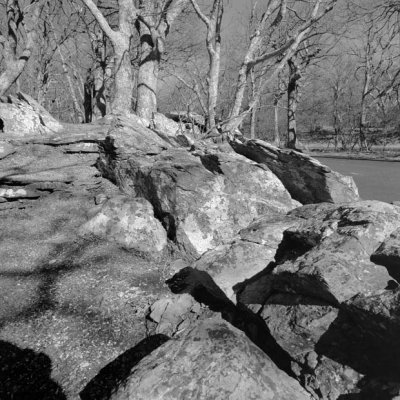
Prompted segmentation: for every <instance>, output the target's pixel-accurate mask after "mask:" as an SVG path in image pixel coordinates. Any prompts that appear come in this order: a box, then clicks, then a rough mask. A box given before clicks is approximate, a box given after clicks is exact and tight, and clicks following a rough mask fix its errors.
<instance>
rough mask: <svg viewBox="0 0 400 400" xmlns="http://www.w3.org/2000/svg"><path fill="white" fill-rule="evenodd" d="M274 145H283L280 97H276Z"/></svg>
mask: <svg viewBox="0 0 400 400" xmlns="http://www.w3.org/2000/svg"><path fill="white" fill-rule="evenodd" d="M273 143H274V145H275V146H276V147H279V146H280V144H281V135H280V132H279V97H278V96H275V97H274V140H273Z"/></svg>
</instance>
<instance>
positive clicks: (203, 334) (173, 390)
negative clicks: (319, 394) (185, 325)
mask: <svg viewBox="0 0 400 400" xmlns="http://www.w3.org/2000/svg"><path fill="white" fill-rule="evenodd" d="M132 398H135V399H137V400H141V399H143V400H156V399H157V400H161V399H163V400H168V399H171V400H176V399H210V400H211V399H213V400H219V399H221V400H222V399H223V400H226V399H229V400H243V399H265V400H269V399H275V400H280V399H304V400H305V399H310V396H309V394H307V393H306V392H305V391H304V389H303V388H302V387H301V386H300V385H299V383H298V382H297V381H296V380H294V379H293V378H291V377H289V376H288V375H286V374H285V373H284V372H282V371H280V370H279V369H278V368H277V367H276V365H275V364H274V363H273V362H272V361H271V360H270V359H269V358H268V356H266V355H265V354H264V353H263V352H262V351H261V350H260V349H259V348H258V347H257V346H255V345H254V344H253V343H251V342H250V341H249V339H247V338H246V336H245V335H244V334H243V333H242V332H240V331H239V330H237V329H236V328H233V327H232V326H231V325H230V324H228V323H227V322H225V321H223V320H220V319H209V320H205V321H201V322H200V323H199V324H198V325H197V326H195V327H193V328H192V329H190V330H188V331H187V332H185V334H184V335H183V336H182V337H177V338H176V339H175V340H171V341H168V342H166V343H165V344H163V345H162V346H160V347H159V348H158V349H156V350H155V351H154V352H152V353H151V354H150V355H149V356H147V357H145V358H144V359H142V360H141V361H140V362H139V363H138V364H137V365H136V366H135V367H134V368H133V370H132V371H131V375H130V376H129V377H128V379H127V381H126V382H125V383H124V384H121V385H120V387H118V388H117V389H116V391H115V392H114V393H113V394H112V395H111V397H110V400H122V399H132Z"/></svg>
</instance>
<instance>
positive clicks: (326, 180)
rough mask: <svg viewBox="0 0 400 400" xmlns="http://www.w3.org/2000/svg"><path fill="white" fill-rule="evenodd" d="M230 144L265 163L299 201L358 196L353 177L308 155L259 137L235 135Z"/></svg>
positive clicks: (335, 199) (237, 150) (351, 198)
mask: <svg viewBox="0 0 400 400" xmlns="http://www.w3.org/2000/svg"><path fill="white" fill-rule="evenodd" d="M230 144H231V146H232V147H233V148H234V150H235V151H236V152H238V153H239V154H243V155H244V156H246V157H248V158H250V159H251V160H254V161H256V162H258V163H260V164H265V165H267V166H268V167H269V168H270V169H271V171H272V172H273V173H274V174H275V175H276V176H277V177H278V178H279V179H280V180H281V181H282V183H283V185H284V186H285V187H286V189H287V190H288V191H289V193H290V194H291V196H292V197H293V198H294V199H295V200H298V201H299V202H300V203H302V204H312V203H320V202H332V203H341V202H350V201H356V200H359V195H358V189H357V186H356V185H355V183H354V180H353V178H352V177H350V176H343V175H341V174H339V173H337V172H335V171H332V170H331V169H330V168H329V167H327V166H325V165H322V164H321V163H320V162H319V161H317V160H316V159H314V158H312V157H310V156H308V155H305V154H303V153H299V152H297V151H294V150H284V149H279V148H278V147H275V146H272V145H271V144H269V143H266V142H264V141H262V140H258V139H257V140H254V139H253V140H249V139H246V138H238V139H235V140H234V141H231V142H230Z"/></svg>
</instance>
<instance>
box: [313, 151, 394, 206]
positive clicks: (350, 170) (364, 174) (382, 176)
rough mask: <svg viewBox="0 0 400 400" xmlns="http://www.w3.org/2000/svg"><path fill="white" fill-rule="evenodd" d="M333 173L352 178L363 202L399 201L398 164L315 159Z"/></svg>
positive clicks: (326, 158)
mask: <svg viewBox="0 0 400 400" xmlns="http://www.w3.org/2000/svg"><path fill="white" fill-rule="evenodd" d="M316 158H317V159H318V160H319V161H320V162H321V163H322V164H325V165H327V166H328V167H330V168H332V169H333V170H334V171H337V172H340V173H341V174H343V175H350V176H352V177H353V179H354V181H355V182H356V185H357V187H358V191H359V194H360V197H361V198H362V199H364V200H381V201H387V202H389V203H390V202H392V201H395V200H397V201H399V200H400V162H390V161H371V160H347V159H342V158H328V157H316Z"/></svg>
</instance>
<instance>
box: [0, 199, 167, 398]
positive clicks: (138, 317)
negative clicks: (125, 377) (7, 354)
mask: <svg viewBox="0 0 400 400" xmlns="http://www.w3.org/2000/svg"><path fill="white" fill-rule="evenodd" d="M20 207H21V208H15V209H12V210H3V211H0V218H1V224H0V260H1V263H0V293H1V294H2V297H3V301H1V302H0V341H4V342H9V343H12V344H13V345H15V346H17V347H18V348H19V349H25V348H29V349H31V350H34V351H35V352H42V353H44V354H45V355H46V356H48V357H49V358H50V360H51V371H52V372H51V378H52V379H53V380H54V381H55V382H56V383H57V384H58V385H60V386H61V388H62V390H63V391H64V393H65V395H66V397H67V398H68V399H75V398H79V397H78V393H79V391H80V390H82V389H83V387H84V386H85V384H86V383H87V382H88V381H89V380H90V379H91V378H92V377H94V376H95V375H96V374H97V372H98V371H99V369H100V368H101V367H103V366H104V365H106V364H107V363H108V362H110V361H111V360H113V359H114V358H115V357H117V356H118V355H119V354H121V353H122V352H123V351H125V350H126V349H128V348H130V347H132V346H134V345H135V344H136V343H138V342H139V341H140V340H142V339H143V338H144V337H145V336H146V331H145V323H144V321H145V314H146V312H147V309H148V307H149V305H150V304H152V303H153V302H154V301H155V300H156V299H158V298H159V297H161V296H163V295H164V294H166V293H167V288H166V286H165V285H164V281H165V279H166V278H168V277H169V275H170V272H169V269H168V265H169V262H171V260H173V259H174V257H175V256H174V255H172V254H171V255H170V258H169V259H163V260H157V261H154V260H149V259H145V258H144V257H142V256H141V255H140V254H135V253H133V252H129V251H126V250H124V249H121V248H118V246H117V245H115V244H113V243H110V242H106V241H104V240H100V239H99V238H96V237H79V236H78V235H77V229H78V228H79V227H80V226H81V225H82V224H83V223H84V222H85V221H86V219H87V213H88V211H89V210H90V209H91V208H93V207H94V196H93V194H92V193H83V194H81V195H76V194H70V193H63V192H56V193H53V194H51V195H49V196H47V197H43V198H41V199H39V200H34V201H30V202H29V201H28V202H27V203H24V204H21V205H20ZM0 358H1V357H0ZM2 361H3V362H4V361H6V360H2ZM0 397H1V396H0Z"/></svg>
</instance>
